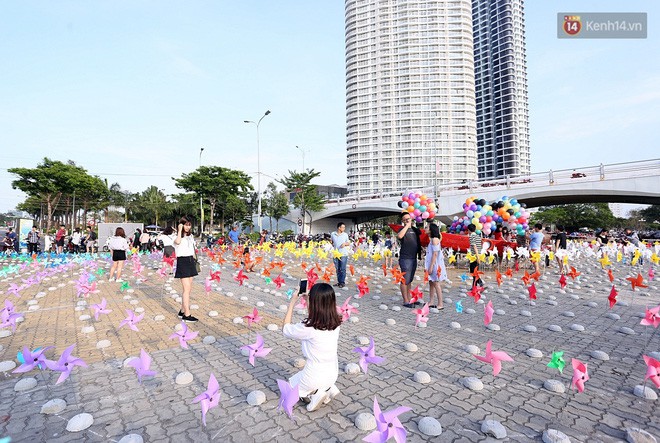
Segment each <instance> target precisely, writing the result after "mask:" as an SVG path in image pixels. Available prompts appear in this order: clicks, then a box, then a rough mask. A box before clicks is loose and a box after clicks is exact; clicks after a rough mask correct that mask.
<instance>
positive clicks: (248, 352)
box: [241, 348, 250, 357]
mask: <svg viewBox="0 0 660 443" xmlns="http://www.w3.org/2000/svg"><path fill="white" fill-rule="evenodd" d="M241 355H242V356H243V357H249V356H250V350H249V349H247V348H243V349H241Z"/></svg>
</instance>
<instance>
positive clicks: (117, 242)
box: [107, 227, 130, 281]
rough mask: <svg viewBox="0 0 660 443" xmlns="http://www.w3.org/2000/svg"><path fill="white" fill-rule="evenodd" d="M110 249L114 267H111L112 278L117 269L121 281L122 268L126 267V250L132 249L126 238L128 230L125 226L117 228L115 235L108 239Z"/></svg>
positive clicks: (118, 279)
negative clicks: (126, 230) (125, 230)
mask: <svg viewBox="0 0 660 443" xmlns="http://www.w3.org/2000/svg"><path fill="white" fill-rule="evenodd" d="M107 244H108V249H110V251H111V252H112V267H111V268H110V280H112V276H113V275H114V273H115V271H117V279H116V280H117V281H121V270H122V269H123V268H124V262H125V261H126V251H128V250H129V249H130V247H129V246H128V241H127V240H126V232H124V228H122V227H119V228H117V229H115V236H114V237H110V238H109V239H108V243H107Z"/></svg>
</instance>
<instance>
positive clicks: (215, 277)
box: [209, 270, 220, 282]
mask: <svg viewBox="0 0 660 443" xmlns="http://www.w3.org/2000/svg"><path fill="white" fill-rule="evenodd" d="M209 273H210V275H209V277H210V278H211V281H217V282H219V281H220V271H211V270H209Z"/></svg>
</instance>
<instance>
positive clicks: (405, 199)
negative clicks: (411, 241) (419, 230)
mask: <svg viewBox="0 0 660 443" xmlns="http://www.w3.org/2000/svg"><path fill="white" fill-rule="evenodd" d="M398 205H399V207H400V208H401V209H403V210H404V211H407V212H409V213H410V215H411V216H412V218H414V219H415V221H416V222H417V223H421V222H422V220H433V218H434V217H435V211H436V210H437V209H436V206H435V203H434V202H433V199H432V198H430V197H428V196H427V195H426V194H422V193H421V192H419V191H414V192H410V193H405V194H403V195H402V196H401V201H400V202H399V203H398Z"/></svg>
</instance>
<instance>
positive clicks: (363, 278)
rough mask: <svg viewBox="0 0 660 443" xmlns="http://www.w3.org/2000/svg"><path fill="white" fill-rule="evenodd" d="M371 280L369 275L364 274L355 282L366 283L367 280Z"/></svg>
mask: <svg viewBox="0 0 660 443" xmlns="http://www.w3.org/2000/svg"><path fill="white" fill-rule="evenodd" d="M369 280H371V277H367V276H365V275H361V276H360V280H359V281H358V282H357V284H358V285H361V284H362V283H366V282H367V281H369Z"/></svg>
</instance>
